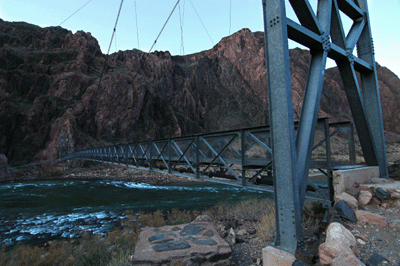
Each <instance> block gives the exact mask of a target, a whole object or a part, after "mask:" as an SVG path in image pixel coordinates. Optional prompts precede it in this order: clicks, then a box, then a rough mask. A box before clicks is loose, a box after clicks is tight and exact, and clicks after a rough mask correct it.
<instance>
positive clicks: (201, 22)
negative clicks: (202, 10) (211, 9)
mask: <svg viewBox="0 0 400 266" xmlns="http://www.w3.org/2000/svg"><path fill="white" fill-rule="evenodd" d="M190 3H191V4H192V7H193V9H194V12H196V15H197V17H198V18H199V20H200V22H201V25H203V28H204V30H205V31H206V33H207V35H208V38H210V40H211V43H212V45H214V41H213V40H212V38H211V36H210V34H209V33H208V30H207V29H206V26H204V23H203V21H202V20H201V18H200V15H199V13H197V10H196V8H195V7H194V5H193V2H192V0H190Z"/></svg>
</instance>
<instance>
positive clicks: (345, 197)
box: [336, 192, 358, 210]
mask: <svg viewBox="0 0 400 266" xmlns="http://www.w3.org/2000/svg"><path fill="white" fill-rule="evenodd" d="M341 200H344V201H345V202H346V203H347V204H348V205H349V206H350V207H351V208H352V209H353V210H358V201H357V199H356V198H355V197H353V196H352V195H350V194H348V193H346V192H343V193H342V194H340V195H339V196H337V197H336V202H338V201H341Z"/></svg>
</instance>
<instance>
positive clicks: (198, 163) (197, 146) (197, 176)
mask: <svg viewBox="0 0 400 266" xmlns="http://www.w3.org/2000/svg"><path fill="white" fill-rule="evenodd" d="M195 144H196V179H200V138H199V135H196V140H195Z"/></svg>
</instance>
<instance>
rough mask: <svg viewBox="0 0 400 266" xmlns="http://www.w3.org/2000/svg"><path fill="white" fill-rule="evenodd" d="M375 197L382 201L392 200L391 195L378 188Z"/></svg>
mask: <svg viewBox="0 0 400 266" xmlns="http://www.w3.org/2000/svg"><path fill="white" fill-rule="evenodd" d="M375 196H376V197H377V198H378V199H380V200H387V199H389V198H390V193H389V192H387V191H386V190H384V189H383V188H380V187H378V188H377V189H376V190H375Z"/></svg>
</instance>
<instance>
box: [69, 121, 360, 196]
mask: <svg viewBox="0 0 400 266" xmlns="http://www.w3.org/2000/svg"><path fill="white" fill-rule="evenodd" d="M297 124H298V123H296V128H297ZM339 134H340V135H341V137H339V139H340V140H342V139H343V136H344V137H345V142H344V143H345V146H347V147H345V148H344V150H346V151H347V154H343V152H341V151H335V155H339V154H340V155H342V157H343V158H345V160H341V161H339V160H332V149H331V138H332V137H334V136H335V135H336V136H338V135H339ZM342 142H343V140H342ZM340 145H343V143H341V144H340ZM313 150H314V156H313V160H312V163H311V168H313V169H318V172H319V171H320V172H321V173H323V174H322V176H324V175H325V178H318V181H317V182H313V181H311V180H309V181H308V185H307V187H308V189H307V196H308V197H311V198H314V199H320V200H323V201H326V202H330V201H331V199H332V193H331V191H332V187H331V184H332V182H331V170H332V169H337V168H338V167H339V168H340V167H343V166H345V165H354V164H355V158H356V155H355V142H354V130H353V125H352V124H351V123H350V122H341V123H329V120H328V118H321V119H319V120H318V123H317V138H316V143H315V145H314V147H313ZM343 155H344V156H343ZM64 159H86V160H92V161H98V162H105V163H111V164H116V165H121V166H124V165H125V166H127V167H135V168H143V169H148V170H150V171H157V172H163V173H169V174H174V175H180V176H185V177H191V178H197V179H200V180H203V181H209V182H214V183H221V184H227V185H232V186H243V187H248V188H252V189H257V190H262V191H268V192H274V187H273V178H272V173H273V170H272V148H271V131H270V127H269V126H262V127H252V128H243V129H238V130H229V131H222V132H214V133H206V134H197V135H192V136H185V137H177V138H169V139H163V140H150V141H143V142H136V143H130V144H116V145H112V146H107V147H99V148H93V149H88V150H83V151H78V152H75V153H72V154H70V155H68V156H67V157H64ZM319 177H321V174H320V175H319Z"/></svg>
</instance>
